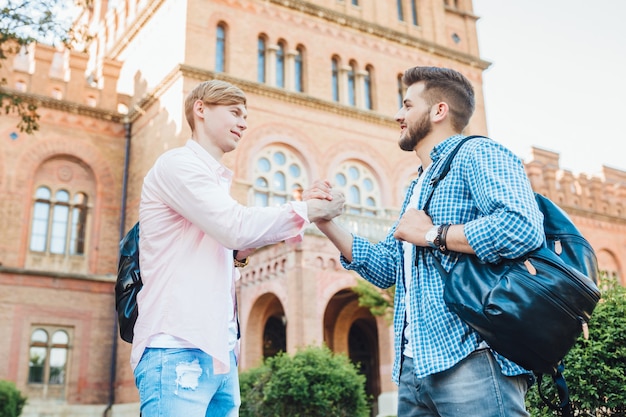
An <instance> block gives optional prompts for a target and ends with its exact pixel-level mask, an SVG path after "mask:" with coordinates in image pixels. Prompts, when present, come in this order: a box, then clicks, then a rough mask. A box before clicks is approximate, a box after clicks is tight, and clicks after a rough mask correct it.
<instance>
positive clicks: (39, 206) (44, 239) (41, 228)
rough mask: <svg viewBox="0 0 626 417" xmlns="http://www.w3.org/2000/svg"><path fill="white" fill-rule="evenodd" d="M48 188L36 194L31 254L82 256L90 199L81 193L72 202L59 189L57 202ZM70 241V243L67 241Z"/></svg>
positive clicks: (68, 195) (38, 189)
mask: <svg viewBox="0 0 626 417" xmlns="http://www.w3.org/2000/svg"><path fill="white" fill-rule="evenodd" d="M51 197H52V193H51V191H50V189H49V188H48V187H45V186H42V187H39V188H37V191H36V192H35V202H34V206H33V218H32V227H31V233H30V250H31V251H33V252H48V253H53V254H70V255H83V254H84V253H85V233H86V225H87V213H88V207H87V195H86V194H85V193H82V192H79V193H77V194H75V195H74V198H73V199H70V193H69V192H68V191H67V190H64V189H60V190H57V191H56V193H55V194H54V198H51ZM68 237H69V239H68Z"/></svg>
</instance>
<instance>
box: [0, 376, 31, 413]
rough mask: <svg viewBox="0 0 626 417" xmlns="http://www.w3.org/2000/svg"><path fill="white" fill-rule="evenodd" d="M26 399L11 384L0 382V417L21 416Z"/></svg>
mask: <svg viewBox="0 0 626 417" xmlns="http://www.w3.org/2000/svg"><path fill="white" fill-rule="evenodd" d="M25 403H26V397H22V393H21V392H20V391H19V390H18V389H17V387H16V386H15V384H14V383H13V382H9V381H1V380H0V417H17V416H19V415H20V414H22V408H23V407H24V404H25Z"/></svg>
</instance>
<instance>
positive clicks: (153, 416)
mask: <svg viewBox="0 0 626 417" xmlns="http://www.w3.org/2000/svg"><path fill="white" fill-rule="evenodd" d="M135 384H136V385H137V389H138V390H139V399H140V402H141V416H142V417H169V416H185V417H235V416H238V415H239V406H240V405H241V396H240V394H239V376H238V372H237V363H236V360H235V354H234V353H233V352H231V354H230V372H229V373H227V374H218V375H216V374H215V373H214V372H213V357H212V356H210V355H207V354H206V353H204V352H203V351H201V350H199V349H178V348H147V349H146V350H145V352H144V354H143V356H142V357H141V360H140V361H139V364H137V367H136V368H135Z"/></svg>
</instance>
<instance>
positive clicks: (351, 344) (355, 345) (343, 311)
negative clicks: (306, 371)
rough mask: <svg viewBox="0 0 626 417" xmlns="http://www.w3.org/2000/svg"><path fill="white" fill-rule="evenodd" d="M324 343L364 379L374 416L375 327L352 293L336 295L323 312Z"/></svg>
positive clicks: (377, 370) (376, 380) (377, 383)
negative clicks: (342, 356)
mask: <svg viewBox="0 0 626 417" xmlns="http://www.w3.org/2000/svg"><path fill="white" fill-rule="evenodd" d="M324 342H325V343H326V345H327V346H328V347H329V348H330V349H331V350H332V351H333V352H341V353H345V354H346V355H347V356H348V357H349V358H350V360H351V361H352V362H353V363H354V364H355V365H356V366H357V368H358V369H359V370H360V372H361V373H362V374H363V375H364V376H365V378H366V386H365V388H366V393H367V395H368V396H371V398H373V399H374V401H373V403H372V415H377V408H378V407H377V404H378V402H377V399H378V396H379V395H380V393H381V386H380V354H379V348H378V343H379V341H378V327H377V322H376V319H375V318H374V316H372V313H371V312H370V311H369V310H368V309H367V308H365V307H361V306H359V302H358V296H357V294H356V293H354V292H353V291H352V290H349V289H344V290H341V291H339V292H337V293H336V294H335V295H334V296H333V297H332V298H331V299H330V301H329V302H328V304H327V306H326V311H325V312H324Z"/></svg>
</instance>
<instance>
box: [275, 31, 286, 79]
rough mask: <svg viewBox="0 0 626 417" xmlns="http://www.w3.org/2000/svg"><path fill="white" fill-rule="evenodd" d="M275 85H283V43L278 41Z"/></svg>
mask: <svg viewBox="0 0 626 417" xmlns="http://www.w3.org/2000/svg"><path fill="white" fill-rule="evenodd" d="M276 87H282V88H284V87H285V44H284V43H283V42H279V43H278V48H277V49H276Z"/></svg>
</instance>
